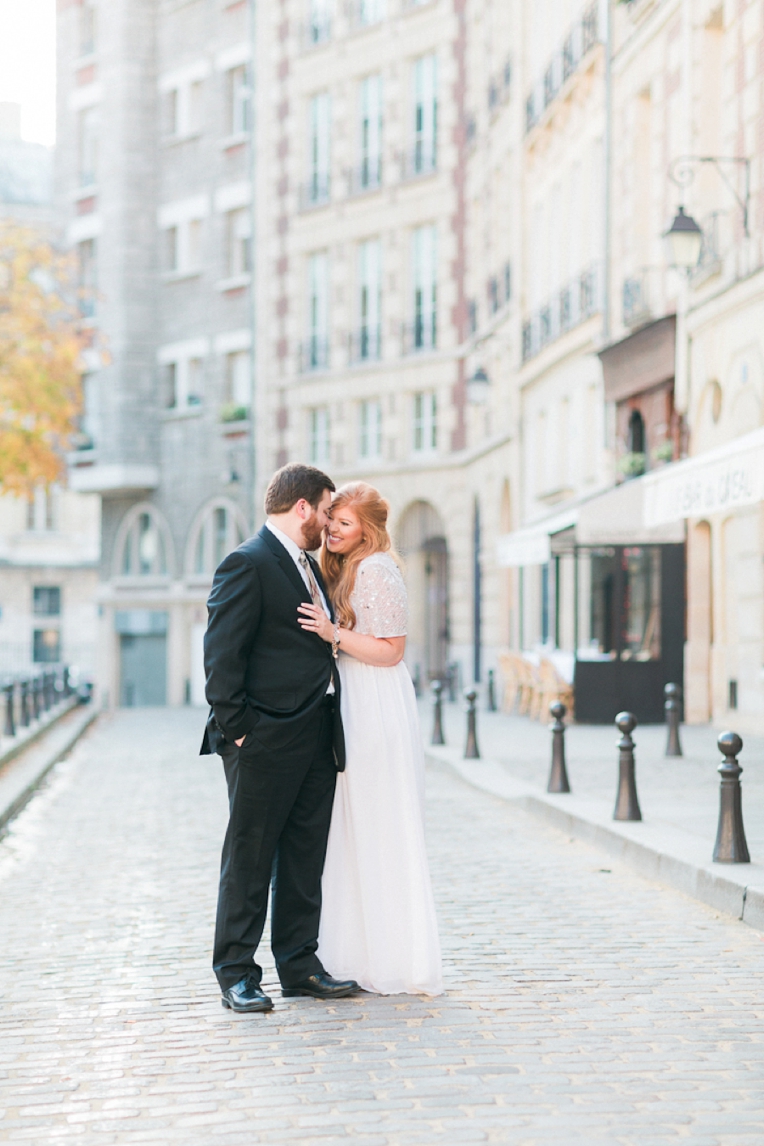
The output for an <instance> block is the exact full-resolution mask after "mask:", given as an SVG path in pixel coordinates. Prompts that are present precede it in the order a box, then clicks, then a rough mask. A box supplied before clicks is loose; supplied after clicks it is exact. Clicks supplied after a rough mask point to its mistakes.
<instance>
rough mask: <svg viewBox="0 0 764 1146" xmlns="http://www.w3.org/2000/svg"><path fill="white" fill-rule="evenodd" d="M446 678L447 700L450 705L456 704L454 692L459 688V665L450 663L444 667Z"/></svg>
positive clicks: (453, 662)
mask: <svg viewBox="0 0 764 1146" xmlns="http://www.w3.org/2000/svg"><path fill="white" fill-rule="evenodd" d="M446 678H447V681H448V699H449V702H450V703H451V704H455V703H456V690H457V688H458V687H459V664H458V662H457V661H452V662H451V664H450V665H446Z"/></svg>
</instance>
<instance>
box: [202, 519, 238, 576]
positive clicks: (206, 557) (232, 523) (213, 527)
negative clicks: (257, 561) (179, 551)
mask: <svg viewBox="0 0 764 1146" xmlns="http://www.w3.org/2000/svg"><path fill="white" fill-rule="evenodd" d="M244 536H245V534H244V526H243V522H242V519H241V516H240V514H239V513H237V511H236V510H235V509H234V508H233V507H232V506H228V505H215V506H212V507H211V508H209V509H208V510H207V512H206V513H205V515H204V517H203V518H202V521H201V524H200V526H199V530H198V533H197V535H196V541H195V543H194V547H193V561H192V566H191V571H192V572H193V573H194V574H196V575H197V576H205V575H212V574H213V573H214V572H215V570H216V569H217V567H218V565H219V564H220V562H221V561H222V560H223V558H224V557H226V556H227V555H228V554H229V553H230V552H231V550H232V549H235V548H236V546H237V545H241V543H242V541H243V540H244Z"/></svg>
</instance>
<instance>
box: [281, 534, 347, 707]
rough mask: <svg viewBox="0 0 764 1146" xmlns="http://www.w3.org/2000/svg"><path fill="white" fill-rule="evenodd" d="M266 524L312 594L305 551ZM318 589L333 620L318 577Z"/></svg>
mask: <svg viewBox="0 0 764 1146" xmlns="http://www.w3.org/2000/svg"><path fill="white" fill-rule="evenodd" d="M265 524H266V526H267V528H268V529H270V531H271V533H272V534H273V536H274V537H275V538H276V540H277V541H280V542H281V544H282V545H283V546H284V548H285V549H286V551H287V553H288V554H289V556H290V557H291V558H292V560H293V561H294V563H295V565H296V566H297V571H298V573H299V574H300V576H301V577H302V580H303V582H304V584H305V588H306V589H307V590H308V593H310V582H309V581H308V574H307V572H306V571H305V569H303V567H302V565H301V564H300V554H302V553H303V552H304V550H303V549H300V546H299V545H296V544H295V542H294V541H292V538H291V537H288V536H287V534H286V533H284V532H283V531H282V530H281V529H278V528H277V526H275V525H274V524H273V522H272V521H270V520H268V521H266V523H265ZM313 576H314V577H315V573H314V574H313ZM316 587H317V588H318V594H319V596H320V598H321V604H322V605H323V607H324V612H325V613H326V615H327V617H329V618H331V613H330V612H329V606H328V605H327V603H326V597H325V596H324V593H323V590H322V588H321V586H320V585H319V584H318V578H317V577H316ZM311 599H312V598H311ZM333 692H334V681H331V680H330V681H329V687H328V688H327V690H326V693H327V696H331V694H332V693H333Z"/></svg>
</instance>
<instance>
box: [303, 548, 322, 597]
mask: <svg viewBox="0 0 764 1146" xmlns="http://www.w3.org/2000/svg"><path fill="white" fill-rule="evenodd" d="M299 561H300V565H302V567H303V569H304V570H305V573H306V576H307V578H308V588H309V589H310V599H311V601H312V602H313V604H314V605H315V606H316V607H317V608H319V609H320V610H321V611H322V612H323V611H324V603H323V601H322V600H321V592H320V590H319V588H318V582H317V581H316V578H315V575H314V573H313V570H312V569H311V567H310V561H308V558H307V556H306V554H305V550H304V549H303V550H301V552H300V557H299Z"/></svg>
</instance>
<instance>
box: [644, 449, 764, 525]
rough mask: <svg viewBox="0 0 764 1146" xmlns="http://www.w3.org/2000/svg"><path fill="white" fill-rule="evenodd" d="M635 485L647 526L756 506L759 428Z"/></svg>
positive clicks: (762, 493) (761, 483) (762, 475)
mask: <svg viewBox="0 0 764 1146" xmlns="http://www.w3.org/2000/svg"><path fill="white" fill-rule="evenodd" d="M633 484H635V485H636V484H637V483H636V482H634V483H633ZM639 484H640V485H642V486H644V521H645V525H646V526H650V527H652V526H662V525H664V524H667V523H671V522H678V521H683V520H684V519H685V518H687V517H703V516H705V515H706V514H711V513H721V512H724V511H725V510H731V509H741V508H743V507H744V506H747V505H756V504H757V503H758V502H760V501H764V427H762V428H761V429H758V430H753V431H751V433H749V434H743V435H741V437H739V438H734V439H733V440H732V441H731V442H727V443H725V445H723V446H719V447H718V448H717V449H715V450H707V451H706V452H705V453H702V454H698V455H697V456H696V457H694V458H687V460H686V461H683V462H675V463H674V464H673V465H670V466H666V467H665V468H664V469H660V470H657V471H656V472H655V473H651V474H646V475H645V476H644V477H643V478H641V479H640V481H639Z"/></svg>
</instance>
